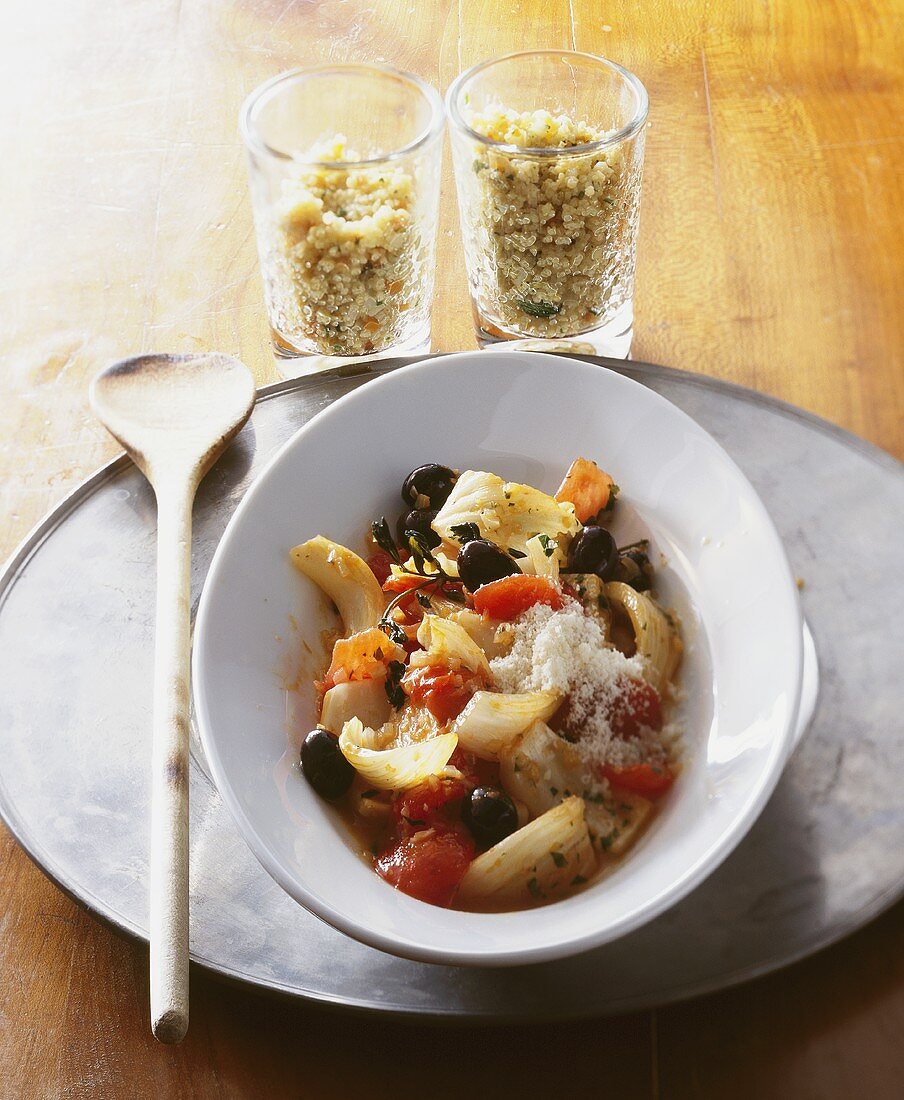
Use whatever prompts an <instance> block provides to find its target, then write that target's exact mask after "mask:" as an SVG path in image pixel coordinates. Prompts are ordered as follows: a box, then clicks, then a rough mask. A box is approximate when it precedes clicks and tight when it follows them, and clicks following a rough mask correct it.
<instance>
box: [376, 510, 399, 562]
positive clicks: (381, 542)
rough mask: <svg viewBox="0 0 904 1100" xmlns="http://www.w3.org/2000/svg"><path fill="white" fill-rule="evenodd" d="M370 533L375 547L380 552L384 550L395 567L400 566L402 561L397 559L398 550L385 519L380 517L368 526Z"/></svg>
mask: <svg viewBox="0 0 904 1100" xmlns="http://www.w3.org/2000/svg"><path fill="white" fill-rule="evenodd" d="M370 531H371V534H372V535H373V537H374V542H375V543H376V544H377V546H379V547H380V549H381V550H385V551H386V553H387V554H388V555H389V556H390V557H391V558H392V560H393V561H394V562H395V563H396V565H401V564H402V561H401V558H400V557H399V549H398V547H397V546H396V544H395V539H394V538H393V537H392V532H391V531H390V529H389V524H388V523H387V522H386V517H385V516H380V518H379V519H378V520H375V521H374V522H373V523H372V524H371V525H370Z"/></svg>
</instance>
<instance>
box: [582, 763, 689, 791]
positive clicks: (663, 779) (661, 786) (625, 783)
mask: <svg viewBox="0 0 904 1100" xmlns="http://www.w3.org/2000/svg"><path fill="white" fill-rule="evenodd" d="M599 773H600V775H601V776H602V777H603V778H604V779H608V780H609V782H610V783H611V784H612V786H613V787H621V788H622V789H623V790H626V791H631V793H632V794H642V795H645V796H646V797H647V798H658V797H659V795H661V794H665V792H666V791H667V790H668V789H669V788H670V787H671V785H672V784H673V783H674V782H675V773H674V772H673V771H672V769H671V768H670V767H669V766H668V764H629V765H628V766H627V767H624V768H619V767H616V766H615V765H614V764H601V765H600V767H599Z"/></svg>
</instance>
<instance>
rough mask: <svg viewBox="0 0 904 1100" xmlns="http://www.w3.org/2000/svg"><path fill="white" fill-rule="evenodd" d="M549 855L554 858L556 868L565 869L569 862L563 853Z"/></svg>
mask: <svg viewBox="0 0 904 1100" xmlns="http://www.w3.org/2000/svg"><path fill="white" fill-rule="evenodd" d="M549 854H550V855H551V856H552V861H553V863H554V864H555V865H556V867H564V866H565V865H566V864H567V863H568V860H567V859H566V858H565V856H564V855H562V853H561V852H550V853H549Z"/></svg>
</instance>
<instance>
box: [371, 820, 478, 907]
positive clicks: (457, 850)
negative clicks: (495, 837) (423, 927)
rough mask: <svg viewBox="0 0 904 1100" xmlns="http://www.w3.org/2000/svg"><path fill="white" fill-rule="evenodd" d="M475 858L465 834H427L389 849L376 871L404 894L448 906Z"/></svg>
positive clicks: (381, 857) (404, 840)
mask: <svg viewBox="0 0 904 1100" xmlns="http://www.w3.org/2000/svg"><path fill="white" fill-rule="evenodd" d="M473 858H474V841H473V840H471V838H470V837H469V836H468V835H467V834H466V833H464V832H458V831H452V830H450V831H449V832H439V831H436V830H427V831H425V832H420V833H415V834H414V836H409V837H404V838H403V839H402V840H400V841H399V842H398V843H397V844H395V845H394V846H393V847H391V848H389V849H387V850H386V851H385V852H384V853H383V854H382V855H381V856H380V857H379V858H378V859H377V861H376V863H375V864H374V869H375V870H376V872H377V874H378V875H379V876H380V877H381V878H383V879H385V880H386V882H388V883H389V884H390V885H392V886H394V887H395V888H396V889H397V890H401V891H402V893H403V894H409V895H410V896H411V897H413V898H419V899H420V900H421V901H427V902H430V904H431V905H442V906H449V905H450V904H451V903H452V899H453V898H454V897H455V891H456V890H457V889H458V884H459V883H460V882H461V880H462V878H463V877H464V874H465V871H467V869H468V865H469V864H470V862H471V860H472V859H473Z"/></svg>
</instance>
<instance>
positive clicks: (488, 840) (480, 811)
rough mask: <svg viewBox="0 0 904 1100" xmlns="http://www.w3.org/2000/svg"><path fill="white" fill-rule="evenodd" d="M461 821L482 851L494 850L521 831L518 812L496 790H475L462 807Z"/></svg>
mask: <svg viewBox="0 0 904 1100" xmlns="http://www.w3.org/2000/svg"><path fill="white" fill-rule="evenodd" d="M461 819H462V821H463V822H464V823H465V825H467V827H468V829H469V830H470V831H471V835H472V836H473V837H474V839H475V840H476V841H477V843H478V845H479V846H480V847H481V848H492V847H493V845H494V844H498V843H499V841H500V840H505V838H506V837H507V836H509V835H510V834H511V833H513V832H514V831H515V830H516V829H517V828H518V811H517V809H516V808H515V803H514V802H512V800H511V799H510V798H509V796H508V795H507V794H503V792H502V791H498V790H496V788H495V787H475V788H474V790H473V791H471V793H470V794H469V795H468V796H467V797H466V798H465V800H464V802H463V803H462V807H461Z"/></svg>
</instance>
